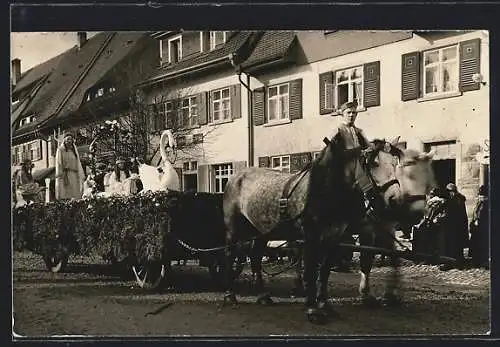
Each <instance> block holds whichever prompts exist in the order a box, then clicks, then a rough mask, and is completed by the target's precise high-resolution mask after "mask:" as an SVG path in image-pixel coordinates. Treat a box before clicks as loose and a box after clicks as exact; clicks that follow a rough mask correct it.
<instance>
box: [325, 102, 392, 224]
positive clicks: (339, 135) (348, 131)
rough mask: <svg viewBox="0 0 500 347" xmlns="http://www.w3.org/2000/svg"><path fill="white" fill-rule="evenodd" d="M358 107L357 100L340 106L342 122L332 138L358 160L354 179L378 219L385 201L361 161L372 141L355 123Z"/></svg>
mask: <svg viewBox="0 0 500 347" xmlns="http://www.w3.org/2000/svg"><path fill="white" fill-rule="evenodd" d="M357 107H358V104H357V102H356V101H350V102H346V103H344V104H343V105H342V106H341V107H340V111H341V112H342V123H341V124H340V125H339V126H338V127H337V129H336V131H335V132H334V133H333V135H332V136H331V137H330V138H331V139H332V141H335V142H337V143H338V146H339V147H340V148H343V149H344V153H345V154H346V156H347V157H350V159H351V160H353V161H356V165H355V166H354V179H355V182H356V185H357V188H359V189H360V190H361V192H362V193H363V199H364V204H365V210H366V214H367V215H368V216H369V217H371V218H373V219H378V218H379V217H380V214H381V211H382V210H383V209H384V202H383V201H381V197H380V195H379V194H377V193H376V191H375V189H374V187H373V183H372V181H371V180H370V178H369V176H368V173H367V172H366V170H365V165H363V163H362V162H361V158H362V156H361V152H362V151H363V150H366V149H368V148H369V143H370V141H369V140H368V138H367V137H366V136H365V134H364V131H363V130H362V129H361V128H358V127H356V126H355V125H354V124H355V122H356V117H357V115H358V111H357Z"/></svg>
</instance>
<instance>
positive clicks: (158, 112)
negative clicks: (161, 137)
mask: <svg viewBox="0 0 500 347" xmlns="http://www.w3.org/2000/svg"><path fill="white" fill-rule="evenodd" d="M165 108H166V107H165V104H164V103H162V104H156V105H155V130H157V131H163V130H165V127H166V125H167V123H168V122H167V119H166V114H165Z"/></svg>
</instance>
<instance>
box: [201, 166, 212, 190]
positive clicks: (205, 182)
mask: <svg viewBox="0 0 500 347" xmlns="http://www.w3.org/2000/svg"><path fill="white" fill-rule="evenodd" d="M208 170H209V167H208V165H198V191H199V192H208V191H209V188H210V187H209V177H208Z"/></svg>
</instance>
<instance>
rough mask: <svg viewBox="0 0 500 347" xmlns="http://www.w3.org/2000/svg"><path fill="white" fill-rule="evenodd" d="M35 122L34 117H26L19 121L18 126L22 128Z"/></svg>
mask: <svg viewBox="0 0 500 347" xmlns="http://www.w3.org/2000/svg"><path fill="white" fill-rule="evenodd" d="M35 120H36V117H35V116H28V117H24V118H21V120H20V121H19V126H21V127H22V126H24V125H26V124H29V123H32V122H34V121H35Z"/></svg>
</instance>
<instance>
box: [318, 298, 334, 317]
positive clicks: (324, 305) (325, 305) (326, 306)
mask: <svg viewBox="0 0 500 347" xmlns="http://www.w3.org/2000/svg"><path fill="white" fill-rule="evenodd" d="M318 309H319V310H321V311H322V312H324V314H326V315H328V316H333V315H334V314H335V310H334V309H333V306H332V305H331V304H330V303H329V302H328V301H320V302H319V303H318Z"/></svg>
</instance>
